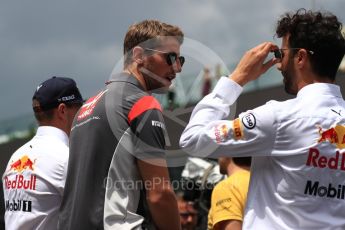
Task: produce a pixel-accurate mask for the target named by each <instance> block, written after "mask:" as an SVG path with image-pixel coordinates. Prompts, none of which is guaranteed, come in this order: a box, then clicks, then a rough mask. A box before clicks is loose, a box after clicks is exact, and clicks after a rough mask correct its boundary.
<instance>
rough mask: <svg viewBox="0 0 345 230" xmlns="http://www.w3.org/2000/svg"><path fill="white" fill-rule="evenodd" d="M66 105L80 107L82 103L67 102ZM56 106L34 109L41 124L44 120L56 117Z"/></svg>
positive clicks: (47, 120)
mask: <svg viewBox="0 0 345 230" xmlns="http://www.w3.org/2000/svg"><path fill="white" fill-rule="evenodd" d="M65 105H66V107H67V108H69V109H70V108H73V107H78V108H80V107H81V104H74V103H71V104H68V103H65ZM56 108H57V107H55V108H52V109H48V110H39V111H34V115H35V118H36V120H37V122H38V124H41V123H42V122H49V121H52V120H53V119H54V109H56Z"/></svg>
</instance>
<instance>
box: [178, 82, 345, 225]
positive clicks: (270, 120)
mask: <svg viewBox="0 0 345 230" xmlns="http://www.w3.org/2000/svg"><path fill="white" fill-rule="evenodd" d="M241 92H242V87H241V86H239V85H238V84H237V83H235V82H234V81H232V80H230V79H228V78H225V77H222V79H220V81H219V82H218V83H217V85H216V87H215V89H214V90H213V92H212V93H211V94H209V95H207V96H206V97H205V98H204V99H202V100H201V101H200V102H199V103H198V105H197V106H196V107H195V109H194V111H193V113H192V116H191V119H190V122H189V124H188V125H187V127H186V129H185V130H184V132H183V134H182V136H181V140H180V145H181V147H183V148H184V150H185V151H187V152H189V153H191V154H192V155H193V156H199V157H205V156H209V157H210V156H211V157H212V156H213V157H218V156H253V160H252V168H251V179H250V186H249V193H248V200H247V207H246V211H245V218H244V225H243V229H260V230H261V229H265V230H269V229H279V230H283V229H345V215H344V213H345V155H343V153H344V152H345V102H344V100H343V98H342V95H341V93H340V88H339V86H337V85H334V84H326V83H315V84H310V85H307V86H305V87H304V88H302V89H301V90H300V91H299V92H298V94H297V97H296V98H295V99H291V100H287V101H284V102H277V101H270V102H268V103H266V104H265V105H263V106H260V107H258V108H255V109H253V110H250V111H247V112H245V113H242V114H240V115H239V117H238V118H237V119H235V120H233V121H230V120H222V119H226V117H227V116H228V115H229V113H230V105H232V104H233V103H234V102H235V101H236V99H237V98H238V96H239V95H240V93H241Z"/></svg>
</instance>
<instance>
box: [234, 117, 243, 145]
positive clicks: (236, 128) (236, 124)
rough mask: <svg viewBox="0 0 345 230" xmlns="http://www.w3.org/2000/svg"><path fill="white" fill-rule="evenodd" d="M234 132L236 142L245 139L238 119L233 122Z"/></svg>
mask: <svg viewBox="0 0 345 230" xmlns="http://www.w3.org/2000/svg"><path fill="white" fill-rule="evenodd" d="M233 130H234V138H235V139H236V140H239V139H243V130H242V125H241V122H240V119H239V118H236V119H235V120H234V121H233Z"/></svg>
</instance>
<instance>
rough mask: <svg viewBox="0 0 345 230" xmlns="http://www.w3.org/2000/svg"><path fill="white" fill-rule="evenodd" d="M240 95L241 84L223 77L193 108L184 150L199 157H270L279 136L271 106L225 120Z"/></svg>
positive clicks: (183, 146) (184, 140)
mask: <svg viewBox="0 0 345 230" xmlns="http://www.w3.org/2000/svg"><path fill="white" fill-rule="evenodd" d="M241 92H242V87H241V86H240V85H238V84H237V83H236V82H234V81H233V80H231V79H229V78H227V77H222V78H221V79H220V80H219V81H218V83H217V85H216V87H215V88H214V90H213V91H212V93H210V94H209V95H207V96H206V97H204V98H203V99H202V100H201V101H200V102H199V103H198V104H197V105H196V107H195V108H194V110H193V112H192V115H191V118H190V121H189V123H188V125H187V127H186V128H185V130H184V131H183V133H182V136H181V139H180V146H181V147H182V148H183V150H185V151H186V152H188V153H189V154H191V155H193V156H197V157H218V156H267V155H270V154H271V152H272V149H273V145H274V140H275V135H276V123H275V120H274V110H273V108H272V106H271V104H270V103H267V104H265V105H263V106H261V107H258V108H255V109H253V110H249V111H247V112H245V113H241V114H240V115H239V117H238V118H236V119H235V120H226V118H227V117H228V115H229V114H230V106H231V105H232V104H233V103H234V102H235V101H236V100H237V98H238V96H239V95H240V94H241Z"/></svg>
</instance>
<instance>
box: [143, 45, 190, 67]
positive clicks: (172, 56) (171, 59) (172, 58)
mask: <svg viewBox="0 0 345 230" xmlns="http://www.w3.org/2000/svg"><path fill="white" fill-rule="evenodd" d="M145 50H150V51H155V52H158V53H162V54H165V58H166V62H167V64H168V65H173V64H174V63H175V62H176V60H177V59H178V60H179V61H180V64H181V67H182V66H183V64H184V62H185V58H184V57H183V56H178V55H177V53H175V52H164V51H161V50H155V49H150V48H145Z"/></svg>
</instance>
